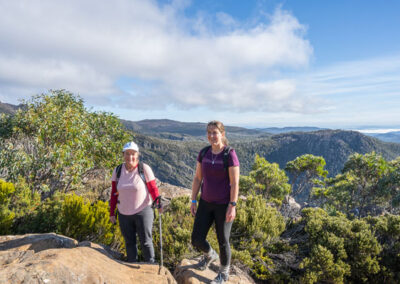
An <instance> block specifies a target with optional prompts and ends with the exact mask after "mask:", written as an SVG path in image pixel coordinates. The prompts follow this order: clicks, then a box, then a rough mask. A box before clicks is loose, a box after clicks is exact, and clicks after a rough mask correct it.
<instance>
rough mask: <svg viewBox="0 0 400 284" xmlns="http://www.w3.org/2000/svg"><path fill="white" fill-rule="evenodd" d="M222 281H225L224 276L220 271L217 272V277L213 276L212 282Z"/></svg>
mask: <svg viewBox="0 0 400 284" xmlns="http://www.w3.org/2000/svg"><path fill="white" fill-rule="evenodd" d="M222 281H225V278H224V277H223V276H222V273H221V272H219V273H218V275H217V277H215V279H214V282H216V283H222Z"/></svg>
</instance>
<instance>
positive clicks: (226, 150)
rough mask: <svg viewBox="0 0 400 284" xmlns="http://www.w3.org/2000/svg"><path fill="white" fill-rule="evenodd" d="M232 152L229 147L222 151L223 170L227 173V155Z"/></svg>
mask: <svg viewBox="0 0 400 284" xmlns="http://www.w3.org/2000/svg"><path fill="white" fill-rule="evenodd" d="M231 151H232V147H230V146H226V147H225V149H224V156H223V160H224V170H225V171H227V170H228V168H229V154H230V152H231Z"/></svg>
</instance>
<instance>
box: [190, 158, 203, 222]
mask: <svg viewBox="0 0 400 284" xmlns="http://www.w3.org/2000/svg"><path fill="white" fill-rule="evenodd" d="M202 180H203V174H202V172H201V164H200V163H199V162H197V164H196V173H195V175H194V178H193V183H192V199H191V200H196V199H197V195H198V194H199V190H200V186H201V181H202ZM196 211H197V204H196V203H192V205H191V206H190V212H192V215H193V216H195V215H196Z"/></svg>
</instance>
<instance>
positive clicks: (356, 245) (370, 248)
mask: <svg viewBox="0 0 400 284" xmlns="http://www.w3.org/2000/svg"><path fill="white" fill-rule="evenodd" d="M303 215H304V220H303V221H304V222H305V231H306V232H307V233H308V236H309V237H308V242H307V246H308V248H309V250H310V255H309V256H308V257H306V258H305V259H303V261H302V263H301V265H300V267H302V268H304V269H305V274H304V276H303V278H302V281H305V282H307V283H315V282H324V281H326V282H332V283H343V282H354V283H360V282H367V281H370V280H371V279H373V278H374V277H375V276H376V275H377V273H379V271H380V266H379V254H380V252H381V251H382V248H381V246H380V244H379V243H378V240H377V239H376V238H375V236H374V235H373V232H372V230H371V227H370V225H369V224H368V223H367V222H366V221H364V220H353V221H351V220H349V219H347V218H346V216H345V215H344V214H340V213H339V214H338V215H337V216H329V215H328V214H327V213H326V212H325V211H324V210H322V209H320V208H316V209H315V208H307V209H304V210H303Z"/></svg>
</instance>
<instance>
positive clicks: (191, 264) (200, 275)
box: [174, 259, 255, 284]
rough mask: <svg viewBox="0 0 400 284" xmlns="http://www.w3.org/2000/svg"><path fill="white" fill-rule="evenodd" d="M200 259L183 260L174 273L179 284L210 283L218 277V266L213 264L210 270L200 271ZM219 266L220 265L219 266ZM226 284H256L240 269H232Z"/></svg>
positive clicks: (234, 267)
mask: <svg viewBox="0 0 400 284" xmlns="http://www.w3.org/2000/svg"><path fill="white" fill-rule="evenodd" d="M198 263H199V259H183V260H182V261H181V263H180V264H179V265H178V266H177V267H176V269H175V271H174V277H175V279H176V281H177V282H178V284H199V283H210V282H211V281H212V280H213V279H214V278H215V277H216V276H217V272H216V271H218V266H216V265H214V264H211V265H210V268H209V269H206V270H204V271H201V270H198V269H197V267H198ZM218 265H219V264H218ZM226 283H232V284H239V283H241V284H246V283H251V284H253V283H255V282H254V280H252V279H251V278H250V276H248V275H247V274H246V273H245V272H243V271H242V270H240V269H239V268H238V267H236V266H233V267H231V271H230V276H229V281H228V282H226Z"/></svg>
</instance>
